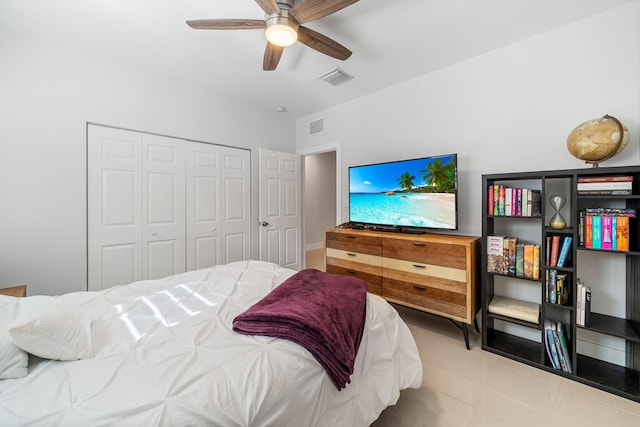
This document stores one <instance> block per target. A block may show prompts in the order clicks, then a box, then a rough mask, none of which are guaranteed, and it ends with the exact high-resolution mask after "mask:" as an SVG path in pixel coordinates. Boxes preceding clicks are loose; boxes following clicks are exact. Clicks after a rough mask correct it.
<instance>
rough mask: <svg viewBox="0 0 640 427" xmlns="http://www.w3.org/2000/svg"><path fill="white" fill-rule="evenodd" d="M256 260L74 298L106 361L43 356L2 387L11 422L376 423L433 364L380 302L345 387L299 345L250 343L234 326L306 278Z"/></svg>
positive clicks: (2, 404)
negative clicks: (293, 279)
mask: <svg viewBox="0 0 640 427" xmlns="http://www.w3.org/2000/svg"><path fill="white" fill-rule="evenodd" d="M294 273H295V272H294V271H293V270H288V269H285V268H281V267H279V266H277V265H275V264H270V263H265V262H259V261H246V262H237V263H232V264H228V265H224V266H216V267H213V268H210V269H204V270H198V271H192V272H188V273H184V274H180V275H176V276H172V277H168V278H166V279H163V280H150V281H142V282H136V283H132V284H130V285H127V286H119V287H114V288H111V289H107V290H104V291H101V292H82V293H72V294H67V295H63V296H62V297H61V298H63V299H64V300H65V301H72V302H74V303H76V304H78V305H80V307H81V309H82V311H83V312H85V313H87V314H89V315H90V316H91V318H92V324H91V335H92V339H93V350H94V357H93V358H91V359H85V360H78V361H72V362H60V361H50V360H42V359H36V358H32V359H31V360H30V365H29V374H28V375H27V376H26V377H24V378H21V379H10V380H2V381H0V425H2V426H18V425H34V426H53V425H59V426H97V425H117V426H156V425H163V426H193V425H203V426H224V427H231V426H278V427H279V426H296V427H298V426H305V427H306V426H349V427H351V426H367V425H369V424H370V423H371V422H373V421H374V420H375V419H376V418H377V417H378V416H379V414H380V412H381V411H382V410H383V409H384V408H385V407H387V406H389V405H392V404H394V403H395V402H396V401H397V399H398V397H399V392H400V390H401V389H404V388H407V387H419V386H420V385H421V381H422V365H421V362H420V359H419V356H418V351H417V348H416V345H415V342H414V340H413V337H412V336H411V334H410V332H409V330H408V328H407V326H406V325H405V324H404V322H403V321H402V320H401V319H400V317H399V316H398V314H397V312H396V311H395V310H394V309H393V308H392V307H391V306H390V305H389V304H388V303H386V302H385V301H384V300H383V299H381V298H379V297H377V296H375V295H371V294H369V295H368V297H367V298H368V299H367V318H366V324H365V330H364V335H363V338H362V342H361V345H360V349H359V351H358V356H357V359H356V363H355V373H354V374H353V375H352V377H351V384H348V385H347V387H346V388H345V389H343V390H341V391H338V390H337V389H336V387H335V386H334V385H333V383H332V382H331V380H330V378H329V376H328V375H327V374H326V373H325V371H324V370H323V369H322V367H321V366H320V365H319V364H318V362H317V361H316V360H315V359H314V358H313V356H311V354H310V353H309V352H308V351H307V350H305V349H304V348H302V347H301V346H299V345H297V344H294V343H292V342H289V341H286V340H281V339H274V338H267V337H257V336H245V335H239V334H236V333H234V332H233V331H232V330H231V325H232V321H233V318H234V317H235V316H236V315H238V314H239V313H241V312H242V311H244V310H245V309H247V308H248V307H249V306H251V305H252V304H253V303H255V302H257V301H258V300H259V299H260V298H262V297H263V296H264V295H266V294H267V293H268V292H269V291H270V290H271V289H273V288H274V287H275V286H277V285H278V284H280V283H281V282H282V281H284V280H285V279H286V278H288V277H289V276H291V275H292V274H294Z"/></svg>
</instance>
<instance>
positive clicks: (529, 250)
mask: <svg viewBox="0 0 640 427" xmlns="http://www.w3.org/2000/svg"><path fill="white" fill-rule="evenodd" d="M524 277H526V278H528V279H533V245H524Z"/></svg>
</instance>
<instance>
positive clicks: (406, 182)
mask: <svg viewBox="0 0 640 427" xmlns="http://www.w3.org/2000/svg"><path fill="white" fill-rule="evenodd" d="M414 179H416V177H415V176H413V175H411V174H410V173H409V172H405V173H403V174H402V175H401V176H400V178H398V185H400V188H402V189H403V190H411V189H412V188H413V180H414Z"/></svg>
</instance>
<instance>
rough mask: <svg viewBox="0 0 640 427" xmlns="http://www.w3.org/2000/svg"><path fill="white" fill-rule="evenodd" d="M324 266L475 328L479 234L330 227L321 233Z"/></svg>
mask: <svg viewBox="0 0 640 427" xmlns="http://www.w3.org/2000/svg"><path fill="white" fill-rule="evenodd" d="M325 248H326V271H327V272H328V273H334V274H343V275H351V276H356V277H359V278H361V279H363V280H364V281H365V282H367V283H368V284H369V292H371V293H373V294H377V295H380V296H382V297H383V298H385V299H386V300H387V301H389V302H393V303H396V304H400V305H404V306H407V307H411V308H414V309H417V310H422V311H426V312H429V313H433V314H436V315H438V316H443V317H446V318H448V319H451V320H452V321H457V322H460V323H461V328H462V330H463V333H464V337H465V343H466V344H467V348H469V341H468V332H467V327H466V325H467V324H471V323H473V324H474V325H475V327H476V330H477V329H478V324H477V321H476V314H477V313H478V311H479V309H480V289H479V266H480V264H479V263H480V238H479V237H477V236H461V235H450V234H403V233H389V232H380V231H369V230H352V229H343V228H332V229H329V230H326V232H325Z"/></svg>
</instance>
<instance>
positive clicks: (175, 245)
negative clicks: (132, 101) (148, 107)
mask: <svg viewBox="0 0 640 427" xmlns="http://www.w3.org/2000/svg"><path fill="white" fill-rule="evenodd" d="M142 194H143V199H142V201H143V203H142V218H143V221H142V244H143V251H142V271H143V278H144V279H161V278H163V277H166V276H170V275H172V274H177V273H183V272H184V271H185V257H186V255H185V147H184V141H183V140H180V139H175V138H169V137H166V136H159V135H152V134H143V136H142Z"/></svg>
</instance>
